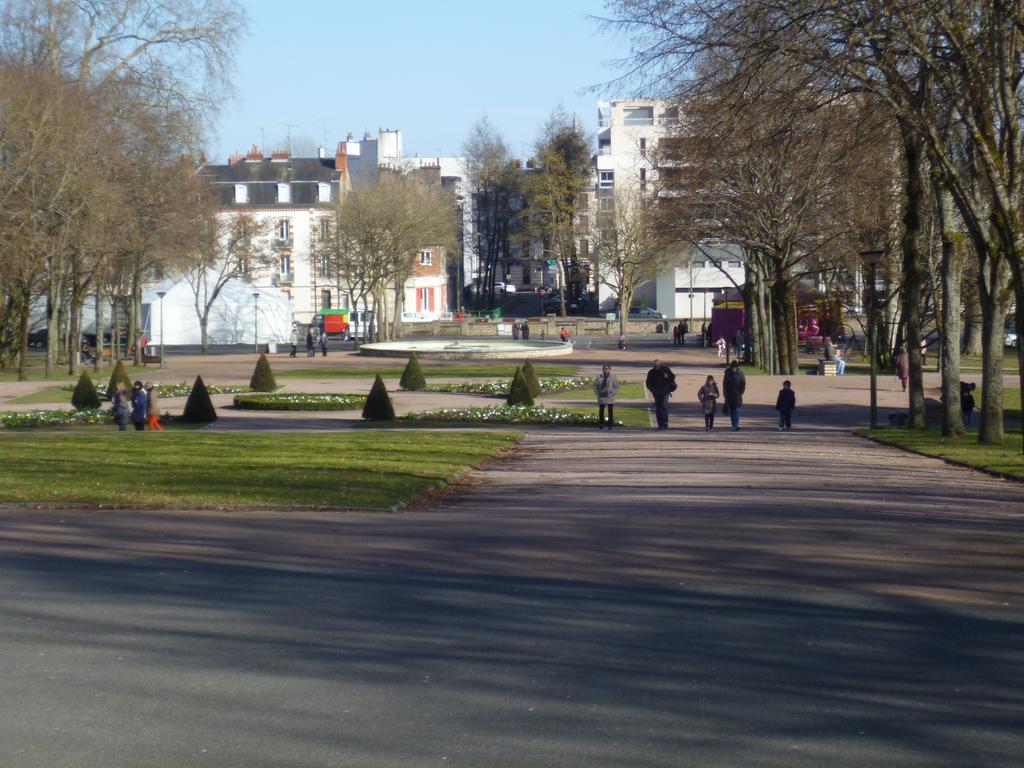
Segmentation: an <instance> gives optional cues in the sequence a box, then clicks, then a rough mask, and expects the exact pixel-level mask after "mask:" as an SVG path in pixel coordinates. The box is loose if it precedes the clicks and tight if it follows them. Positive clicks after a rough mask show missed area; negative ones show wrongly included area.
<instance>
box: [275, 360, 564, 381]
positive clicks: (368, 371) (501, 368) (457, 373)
mask: <svg viewBox="0 0 1024 768" xmlns="http://www.w3.org/2000/svg"><path fill="white" fill-rule="evenodd" d="M517 365H518V364H515V363H511V364H507V363H499V364H488V363H478V364H458V365H444V364H432V365H425V364H422V363H421V364H420V368H421V369H422V371H423V375H424V376H426V377H427V381H428V382H429V380H430V377H431V376H434V377H439V378H446V379H460V378H473V379H501V378H508V379H510V378H512V376H513V375H515V372H516V367H517ZM534 368H535V369H536V371H537V376H538V377H539V378H546V377H555V376H575V375H576V372H577V370H578V367H577V366H575V365H565V364H552V363H534ZM404 369H405V363H404V362H401V363H398V364H396V365H379V366H370V367H360V368H347V367H346V368H339V367H334V368H296V369H294V370H291V371H280V372H275V373H274V378H276V379H365V378H372V377H373V376H375V375H376V374H378V373H379V374H380V375H381V376H382V377H384V378H398V377H400V376H401V375H402V371H403V370H404Z"/></svg>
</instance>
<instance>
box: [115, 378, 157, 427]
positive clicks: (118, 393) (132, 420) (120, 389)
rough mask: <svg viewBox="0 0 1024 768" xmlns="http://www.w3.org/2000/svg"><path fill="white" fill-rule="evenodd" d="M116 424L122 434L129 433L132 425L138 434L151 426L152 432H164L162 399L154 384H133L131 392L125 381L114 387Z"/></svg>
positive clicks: (139, 382)
mask: <svg viewBox="0 0 1024 768" xmlns="http://www.w3.org/2000/svg"><path fill="white" fill-rule="evenodd" d="M114 423H116V424H117V428H118V430H119V431H121V432H127V431H128V425H129V424H132V425H133V426H134V427H135V431H136V432H143V431H145V429H146V426H147V425H148V426H149V429H150V431H152V432H163V431H164V428H163V427H162V426H160V398H159V395H158V394H157V390H156V387H154V386H153V384H152V382H146V384H145V385H143V383H142V382H141V381H136V382H135V383H133V384H132V389H131V392H129V391H128V388H127V387H126V386H125V385H124V382H123V381H119V382H117V384H116V385H115V387H114Z"/></svg>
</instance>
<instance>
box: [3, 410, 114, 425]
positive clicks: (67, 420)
mask: <svg viewBox="0 0 1024 768" xmlns="http://www.w3.org/2000/svg"><path fill="white" fill-rule="evenodd" d="M110 419H111V413H110V411H105V410H103V409H102V408H88V409H85V410H81V411H73V410H72V411H8V412H0V428H6V429H19V428H24V427H61V426H64V425H66V424H100V423H102V422H107V421H110Z"/></svg>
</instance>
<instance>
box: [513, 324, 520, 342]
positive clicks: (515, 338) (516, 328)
mask: <svg viewBox="0 0 1024 768" xmlns="http://www.w3.org/2000/svg"><path fill="white" fill-rule="evenodd" d="M512 341H519V323H512Z"/></svg>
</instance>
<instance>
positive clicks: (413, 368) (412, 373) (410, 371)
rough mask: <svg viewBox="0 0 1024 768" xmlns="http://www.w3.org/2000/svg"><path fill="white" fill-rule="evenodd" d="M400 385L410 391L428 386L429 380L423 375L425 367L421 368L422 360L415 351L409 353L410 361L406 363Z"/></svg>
mask: <svg viewBox="0 0 1024 768" xmlns="http://www.w3.org/2000/svg"><path fill="white" fill-rule="evenodd" d="M398 386H400V387H401V388H402V389H407V390H409V391H410V392H416V391H418V390H421V389H426V388H427V380H426V378H424V376H423V369H422V368H420V361H419V359H418V358H417V357H416V353H415V352H413V353H411V354H410V355H409V362H408V363H406V365H405V370H404V371H402V378H401V380H400V381H399V382H398Z"/></svg>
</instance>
